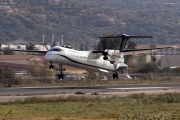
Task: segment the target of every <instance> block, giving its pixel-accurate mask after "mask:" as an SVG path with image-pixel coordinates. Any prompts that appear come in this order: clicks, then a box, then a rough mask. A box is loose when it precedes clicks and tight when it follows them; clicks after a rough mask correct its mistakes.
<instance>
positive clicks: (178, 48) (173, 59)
mask: <svg viewBox="0 0 180 120" xmlns="http://www.w3.org/2000/svg"><path fill="white" fill-rule="evenodd" d="M164 47H172V48H165V49H160V50H157V51H155V52H151V51H150V52H149V53H147V54H146V55H150V56H151V61H154V62H156V63H158V65H159V66H160V67H175V66H180V62H179V60H180V45H179V44H176V45H153V46H152V45H137V49H149V48H164Z"/></svg>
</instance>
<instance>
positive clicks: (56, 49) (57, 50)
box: [50, 48, 62, 52]
mask: <svg viewBox="0 0 180 120" xmlns="http://www.w3.org/2000/svg"><path fill="white" fill-rule="evenodd" d="M50 51H56V52H61V51H62V50H61V49H59V48H52V49H51V50H50Z"/></svg>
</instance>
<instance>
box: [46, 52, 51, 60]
mask: <svg viewBox="0 0 180 120" xmlns="http://www.w3.org/2000/svg"><path fill="white" fill-rule="evenodd" d="M46 60H48V61H51V60H52V57H51V54H50V52H47V53H46Z"/></svg>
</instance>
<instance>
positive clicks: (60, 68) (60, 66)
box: [58, 65, 64, 79]
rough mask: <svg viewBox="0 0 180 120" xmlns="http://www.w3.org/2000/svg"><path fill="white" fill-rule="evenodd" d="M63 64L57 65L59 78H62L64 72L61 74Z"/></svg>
mask: <svg viewBox="0 0 180 120" xmlns="http://www.w3.org/2000/svg"><path fill="white" fill-rule="evenodd" d="M62 67H63V65H59V72H60V73H59V74H58V78H59V79H64V74H63V72H62V71H63V69H62Z"/></svg>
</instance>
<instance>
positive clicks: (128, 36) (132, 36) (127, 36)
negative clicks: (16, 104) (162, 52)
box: [99, 34, 154, 39]
mask: <svg viewBox="0 0 180 120" xmlns="http://www.w3.org/2000/svg"><path fill="white" fill-rule="evenodd" d="M99 38H100V39H101V38H154V37H153V36H136V35H126V34H123V35H121V36H114V37H113V36H112V37H99Z"/></svg>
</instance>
